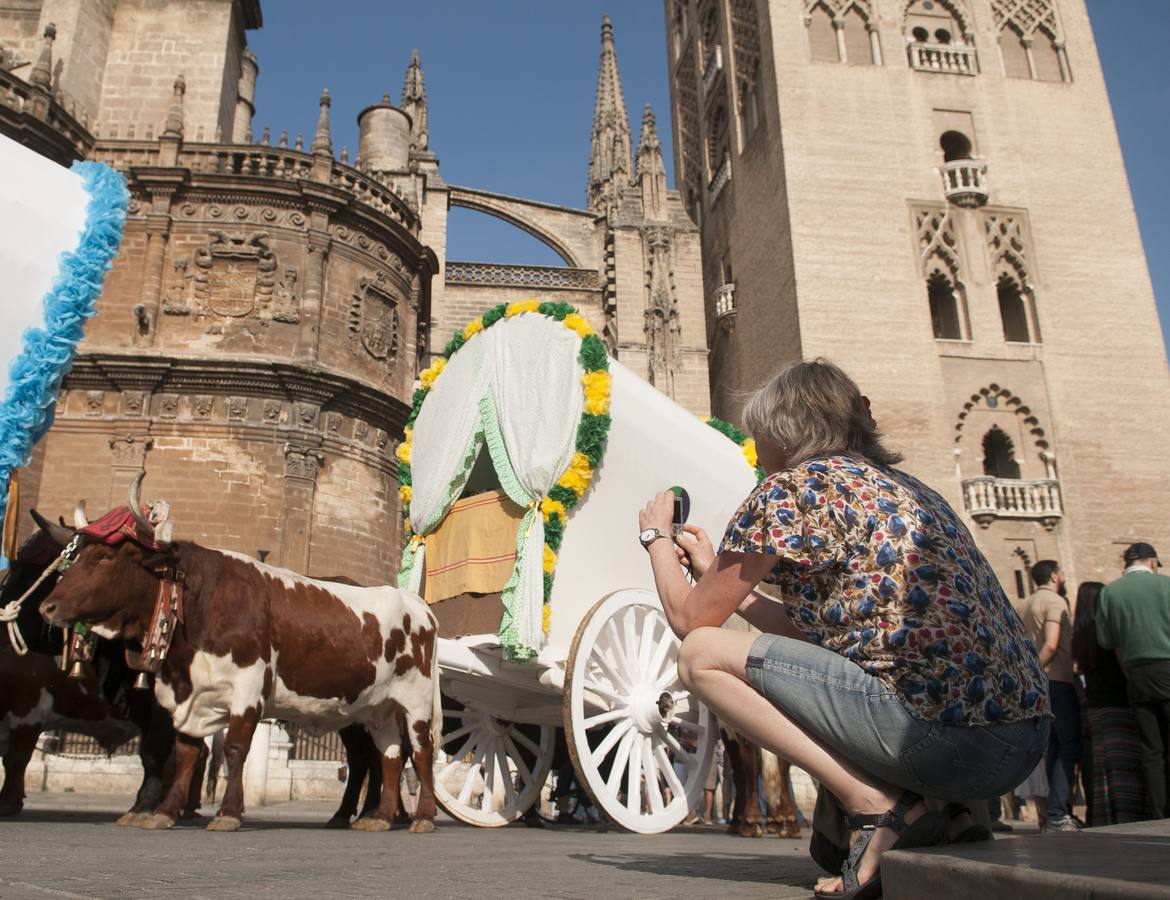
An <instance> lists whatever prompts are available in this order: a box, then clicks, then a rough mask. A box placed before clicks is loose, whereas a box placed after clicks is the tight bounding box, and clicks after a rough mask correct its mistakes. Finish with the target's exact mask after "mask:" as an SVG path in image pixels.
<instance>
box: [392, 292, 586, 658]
mask: <svg viewBox="0 0 1170 900" xmlns="http://www.w3.org/2000/svg"><path fill="white" fill-rule="evenodd" d="M579 351H580V339H579V338H578V336H577V335H576V334H575V333H573V332H572V331H570V330H568V329H567V328H565V327H564V326H562V325H561V323H559V322H557V321H555V320H553V319H549V318H548V317H546V316H542V315H527V314H525V315H518V316H515V317H512V318H509V319H506V320H503V321H500V322H498V323H497V324H496V325H494V326H493V327H492V328H490V329H486V330H485V331H483V332H482V333H480V334H478V335H476V336H475V337H474V339H472V340H469V341H467V342H466V343H465V344H464V345H463V347H462V348H461V349H460V350H459V352H458V353H456V354H454V355H453V356H452V357H451V359H450V361H449V362H448V363H447V365H446V367H445V368H444V369H443V372H442V377H441V378H438V379H437V380H436V381H435V384H434V387H433V388H432V389H431V392H430V394H429V395H428V397H427V400H426V403H424V404H423V406H422V409H421V410H420V412H419V415H418V418H417V420H416V421H415V425H414V435H413V445H412V449H411V456H412V460H413V461H414V462H413V465H412V467H411V468H412V488H411V490H412V496H411V502H410V524H411V528H412V529H413V530H414V532H415V534H416V535H418V536H419V537H416V538H414V539H412V542H411V545H410V546H408V547H407V550H406V552H405V553H404V555H403V567H402V571H401V572H400V574H399V584H400V585H401V586H403V587H408V588H410V589H412V590H415V591H416V592H417V591H418V588H419V586H420V584H421V581H422V571H423V559H424V554H425V541H426V535H428V534H430V533H432V532H433V531H434V530H435V528H437V527H438V524H439V523H440V522H441V521H442V520H443V517H444V516H445V515H446V514H447V512H448V510H449V509H450V508H451V505H452V503H454V502H455V500H457V499H458V497H459V495H460V493H461V492H462V490H463V487H464V485H465V484H466V482H467V476H468V474H469V473H470V471H471V468H472V466H473V465H474V463H475V458H476V456H477V454H478V453H479V450H480V448H481V446H482V445H483V443H484V442H485V441H486V443H487V447H488V451H489V453H490V455H491V459H492V464H493V467H494V468H495V470H496V475H497V477H498V478H499V480H500V485H501V487H502V488H503V489H504V491H505V493H506V494H507V495H508V497H509V498H510V499H512V500H513V501H515V502H516V503H517V504H519V505H520V506H522V507H524V508H525V510H526V511H525V513H524V518H523V520H522V521H521V524H520V529H519V531H518V533H517V536H516V567H515V569H514V570H513V572H512V576H511V578H509V580H508V583H507V584H506V585H505V587H504V591H503V602H504V610H505V611H504V618H503V621H502V623H501V625H500V640H501V643H502V644H503V645H504V647H505V649H506V650H507V651H508V654H509V655H510V656H512V657H513V658H527V657H531V656H533V655H535V653H536V652H537V651H539V649H540V648H541V647H542V646H543V645H544V640H545V637H544V627H543V621H542V613H543V602H544V570H545V559H544V518H543V516H542V515H541V512H540V501H541V499H542V498H543V497H544V496H545V495H547V494H548V492H549V491H550V490H551V489H552V487H553V485H554V484H555V483H556V480H557V478H558V476H559V475H560V473H562V472H564V471H565V469H566V468H568V466H569V464H570V461H571V460H572V458H573V453H574V449H575V441H576V436H577V426H578V423H579V422H580V419H581V412H582V407H583V399H582V392H581V377H582V375H583V374H584V369H583V367H582V365H581V362H580V360H579V359H578V356H579Z"/></svg>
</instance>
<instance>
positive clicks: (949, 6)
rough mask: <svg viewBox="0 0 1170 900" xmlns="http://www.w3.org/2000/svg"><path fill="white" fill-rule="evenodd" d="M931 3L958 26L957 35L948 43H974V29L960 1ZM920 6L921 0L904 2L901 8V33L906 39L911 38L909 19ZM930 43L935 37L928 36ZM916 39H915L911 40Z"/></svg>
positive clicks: (944, 0) (932, 35) (934, 1)
mask: <svg viewBox="0 0 1170 900" xmlns="http://www.w3.org/2000/svg"><path fill="white" fill-rule="evenodd" d="M933 3H934V4H935V5H937V6H939V7H941V8H942V9H944V10H946V11H947V13H949V14H950V17H951V18H952V19H953V20H954V21H955V23H956V24H957V25H958V31H959V33H958V34H955V35H952V36H951V41H949V42H948V43H956V44H971V43H973V42H974V38H975V29H974V28H973V27H972V26H971V16H970V14H969V13H968V12H967V9H966V6H965V5H964V4H963V3H962V2H960V0H933ZM921 4H922V0H906V2H905V4H904V5H903V6H902V33H903V34H904V35H906V37H907V38H911V37H912V35H911V28H910V25H909V19H910V18H911V17H912V16H913V14H914V12H915V9H916V8H917V7H919V6H920V5H921ZM929 38H930V41H934V40H935V35H934V34H933V33H932V34H930V35H929ZM913 39H916V38H913Z"/></svg>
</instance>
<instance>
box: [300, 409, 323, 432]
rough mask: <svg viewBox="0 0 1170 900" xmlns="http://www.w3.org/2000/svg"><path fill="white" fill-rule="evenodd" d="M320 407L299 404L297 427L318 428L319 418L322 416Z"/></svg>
mask: <svg viewBox="0 0 1170 900" xmlns="http://www.w3.org/2000/svg"><path fill="white" fill-rule="evenodd" d="M320 412H321V409H320V407H317V406H314V405H313V404H311V403H298V404H297V426H298V427H300V428H316V427H317V417H318V416H319V415H320Z"/></svg>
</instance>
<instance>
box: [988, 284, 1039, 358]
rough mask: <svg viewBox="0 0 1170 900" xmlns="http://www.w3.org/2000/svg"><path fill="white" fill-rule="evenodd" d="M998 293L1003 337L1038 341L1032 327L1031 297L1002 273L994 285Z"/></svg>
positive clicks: (1023, 341)
mask: <svg viewBox="0 0 1170 900" xmlns="http://www.w3.org/2000/svg"><path fill="white" fill-rule="evenodd" d="M995 290H996V293H997V294H998V295H999V315H1000V318H1001V319H1002V320H1003V339H1004V340H1005V341H1011V342H1014V343H1020V344H1028V343H1039V341H1040V336H1039V333H1038V332H1037V330H1036V329H1035V328H1033V318H1034V317H1033V315H1032V313H1033V310H1032V309H1031V308H1030V307H1031V303H1030V300H1031V298H1030V297H1028V296H1027V294H1026V292H1025V291H1024V289H1023V288H1021V287H1020V283H1019V282H1018V281H1016V279H1015V278H1013V277H1012V276H1011V275H1008V274H1007V273H1004V274H1003V275H1001V276H1000V277H999V281H998V282H996V285H995Z"/></svg>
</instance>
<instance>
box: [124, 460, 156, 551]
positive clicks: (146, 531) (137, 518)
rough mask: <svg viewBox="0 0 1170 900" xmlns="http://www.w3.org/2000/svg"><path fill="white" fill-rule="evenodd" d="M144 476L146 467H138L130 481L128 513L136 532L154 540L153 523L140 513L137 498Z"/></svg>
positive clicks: (140, 506) (144, 537) (140, 507)
mask: <svg viewBox="0 0 1170 900" xmlns="http://www.w3.org/2000/svg"><path fill="white" fill-rule="evenodd" d="M145 477H146V469H139V470H138V474H137V475H135V476H134V480H133V481H131V482H130V491H129V499H130V515H132V516H134V524H135V525H137V526H138V534H139V536H140V537H142V538H143V539H145V540H154V525H152V524H151V522H150V519H148V518H147V517H146V516H144V515H143V514H142V503H141V501H140V500H139V499H138V489H139V488H140V487H142V479H143V478H145Z"/></svg>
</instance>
